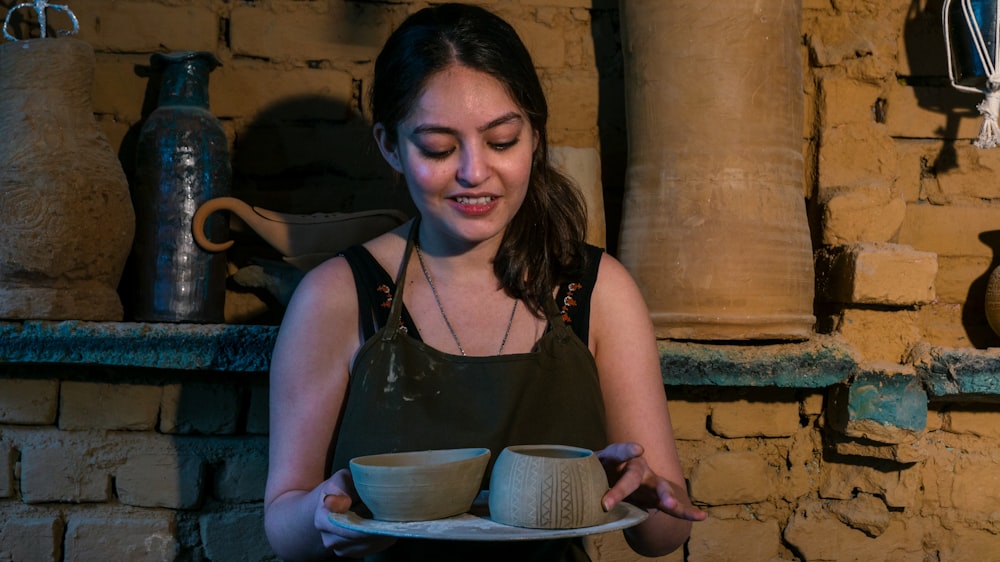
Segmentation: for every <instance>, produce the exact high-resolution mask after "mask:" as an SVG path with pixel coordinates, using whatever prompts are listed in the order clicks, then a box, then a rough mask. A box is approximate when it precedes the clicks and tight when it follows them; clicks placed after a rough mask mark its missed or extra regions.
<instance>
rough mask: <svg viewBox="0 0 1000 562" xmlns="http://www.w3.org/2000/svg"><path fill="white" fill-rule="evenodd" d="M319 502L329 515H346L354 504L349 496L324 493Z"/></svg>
mask: <svg viewBox="0 0 1000 562" xmlns="http://www.w3.org/2000/svg"><path fill="white" fill-rule="evenodd" d="M320 501H321V502H322V503H323V507H325V508H327V509H328V510H330V512H331V513H346V512H347V510H349V509H351V505H353V504H354V500H352V499H351V497H350V496H348V495H345V494H341V493H328V492H324V493H323V496H322V498H321V500H320Z"/></svg>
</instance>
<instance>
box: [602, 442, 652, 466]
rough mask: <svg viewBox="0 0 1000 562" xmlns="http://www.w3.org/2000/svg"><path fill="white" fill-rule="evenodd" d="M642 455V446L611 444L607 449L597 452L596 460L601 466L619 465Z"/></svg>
mask: <svg viewBox="0 0 1000 562" xmlns="http://www.w3.org/2000/svg"><path fill="white" fill-rule="evenodd" d="M642 453H643V449H642V445H639V444H638V443H612V444H611V445H608V446H607V447H605V448H603V449H601V450H600V451H597V458H598V459H599V460H600V461H601V462H602V464H609V463H614V464H620V463H623V462H626V461H628V460H630V459H634V458H635V457H638V456H641V455H642Z"/></svg>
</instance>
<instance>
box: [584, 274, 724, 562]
mask: <svg viewBox="0 0 1000 562" xmlns="http://www.w3.org/2000/svg"><path fill="white" fill-rule="evenodd" d="M590 326H591V328H590V333H591V336H590V345H591V349H592V351H593V352H594V357H595V359H596V361H597V369H598V373H599V376H600V381H601V392H602V394H603V396H604V404H605V409H606V413H607V430H608V439H609V440H610V442H611V443H615V444H618V445H613V446H612V447H609V448H608V449H607V450H606V451H605V452H604V454H603V456H604V460H605V462H606V464H607V462H608V459H609V458H610V459H612V461H614V462H613V464H618V473H619V478H618V480H617V482H614V485H613V487H612V489H611V490H610V491H609V492H608V494H607V495H606V496H605V505H606V507H608V508H610V507H613V506H614V505H615V504H617V503H618V502H619V501H621V500H622V499H625V498H626V497H627V496H628V497H629V500H630V501H634V502H635V503H637V504H639V505H641V506H642V507H647V508H650V517H649V519H647V520H646V521H645V522H643V523H642V524H641V525H638V526H637V527H634V528H632V529H629V530H628V531H627V532H626V539H627V540H628V542H629V544H630V545H631V546H632V548H633V549H634V550H635V551H636V552H638V553H640V554H643V555H646V556H658V555H662V554H666V553H668V552H671V551H673V550H675V549H676V548H678V547H679V546H681V545H682V544H683V543H684V541H685V540H687V538H688V535H689V534H690V532H691V521H697V520H701V519H704V518H705V513H704V512H702V511H700V510H698V509H695V508H693V507H692V506H691V501H690V499H689V498H688V494H687V489H686V486H685V481H684V474H683V471H682V469H681V464H680V459H679V458H678V456H677V449H676V446H675V444H674V435H673V429H672V427H671V424H670V414H669V411H668V409H667V399H666V394H665V393H664V389H663V379H662V377H661V374H660V361H659V352H658V349H657V346H656V337H655V335H654V333H653V326H652V323H651V321H650V318H649V310H648V309H647V308H646V304H645V301H644V300H643V298H642V294H641V293H640V292H639V288H638V287H637V286H636V284H635V282H634V281H633V280H632V277H631V276H630V275H629V273H628V272H627V271H626V270H625V268H624V267H623V266H622V265H621V264H620V263H619V262H618V261H617V260H615V259H614V258H612V257H610V256H608V255H605V256H604V257H603V259H602V261H601V267H600V270H599V273H598V281H597V284H596V286H595V287H594V295H593V299H592V304H591V317H590ZM626 443H632V444H638V445H639V446H635V445H623V444H626Z"/></svg>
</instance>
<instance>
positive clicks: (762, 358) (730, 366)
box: [0, 0, 1000, 562]
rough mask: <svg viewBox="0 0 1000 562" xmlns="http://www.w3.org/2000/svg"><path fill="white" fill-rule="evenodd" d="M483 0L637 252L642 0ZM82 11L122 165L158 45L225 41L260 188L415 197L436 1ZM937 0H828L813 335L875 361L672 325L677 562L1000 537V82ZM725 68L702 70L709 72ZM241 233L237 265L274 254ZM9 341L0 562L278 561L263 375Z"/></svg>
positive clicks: (343, 199) (208, 46) (945, 547)
mask: <svg viewBox="0 0 1000 562" xmlns="http://www.w3.org/2000/svg"><path fill="white" fill-rule="evenodd" d="M477 3H479V4H482V5H484V6H488V7H490V8H492V9H494V10H496V11H498V12H499V13H501V14H502V15H504V16H505V17H507V18H508V19H510V20H511V21H512V23H513V24H514V25H515V27H516V28H517V29H518V30H519V31H520V32H521V33H522V34H523V36H524V38H525V41H526V43H527V44H528V46H529V48H530V49H531V50H532V52H533V54H534V56H535V60H536V63H537V65H538V69H539V73H540V75H541V77H542V80H543V84H544V86H545V88H546V90H547V92H548V94H549V98H550V105H551V108H552V120H551V141H552V143H553V144H554V145H555V146H557V147H565V148H571V149H579V150H583V151H587V154H590V155H592V156H593V157H594V158H596V164H597V166H596V167H594V168H593V169H594V170H596V169H599V170H600V173H599V178H600V182H599V183H600V185H599V189H600V190H601V191H602V193H603V198H604V205H605V209H606V212H605V213H604V217H603V218H604V219H605V220H604V222H605V223H606V224H607V245H608V247H609V249H611V251H612V252H613V251H614V249H615V244H616V233H617V227H618V224H619V222H620V220H621V217H620V203H621V196H622V190H623V186H624V184H625V179H624V176H625V162H626V155H627V146H626V143H625V138H626V137H625V132H624V131H625V108H624V101H623V100H624V95H623V84H622V66H621V65H622V55H621V47H620V38H619V37H620V35H619V29H618V5H617V2H614V1H611V0H593V1H590V0H495V1H488V0H484V1H481V2H477ZM9 5H11V3H6V4H4V6H3V8H0V10H4V9H5V8H7V7H8V6H9ZM70 5H71V7H72V8H73V9H74V10H76V13H77V15H78V17H79V18H80V23H81V33H80V38H81V39H83V40H85V41H87V42H89V43H90V44H91V45H93V47H94V49H95V51H96V54H97V69H96V74H95V84H94V111H95V115H96V117H97V119H98V121H99V123H100V125H101V128H102V130H103V131H104V132H105V133H106V135H107V136H108V137H109V139H110V140H111V143H112V146H114V147H116V148H117V149H118V151H119V156H120V158H121V160H122V163H123V167H124V168H125V169H126V172H128V173H130V172H131V169H130V168H131V166H132V160H133V158H134V155H133V154H132V152H131V151H132V150H133V149H134V142H135V135H136V134H137V131H138V127H139V126H140V125H141V122H142V119H143V117H144V116H145V115H148V113H149V112H150V111H152V109H153V108H154V107H155V93H156V92H155V88H154V87H153V80H152V74H151V72H150V69H149V55H150V54H151V53H153V52H165V51H171V50H206V51H210V52H212V53H214V54H215V55H216V56H217V57H219V59H220V60H221V61H222V63H223V66H222V67H221V68H219V69H217V70H215V71H214V72H213V73H212V75H211V79H210V84H211V90H210V103H211V110H212V112H213V113H215V114H216V115H217V116H218V117H219V118H220V119H221V120H222V122H223V124H224V126H225V127H226V130H227V133H228V136H229V139H230V146H231V150H232V153H233V158H234V169H235V182H234V186H233V190H234V194H235V195H237V196H239V197H241V198H244V199H246V200H248V201H249V202H252V203H254V204H258V205H261V206H264V207H267V208H271V209H275V210H280V211H286V212H299V213H309V212H320V211H323V212H327V211H351V210H362V209H366V208H373V207H381V206H386V205H391V206H398V207H400V208H404V209H406V208H407V205H408V203H407V201H406V198H405V196H404V195H403V194H402V193H400V192H399V191H398V190H397V189H396V188H395V187H393V185H392V181H391V177H390V175H389V173H388V170H387V169H386V168H385V166H384V165H383V164H382V163H381V162H380V161H379V159H378V158H377V154H376V153H375V152H373V150H372V148H371V147H370V145H369V144H368V143H367V141H366V139H367V138H368V137H369V133H368V126H369V123H368V121H367V109H366V107H365V92H366V88H367V81H368V79H369V73H370V71H371V62H372V59H373V57H374V55H375V53H376V52H377V49H378V46H379V45H380V43H381V42H382V41H383V40H384V38H385V37H386V36H387V35H388V33H389V32H390V30H391V29H392V28H393V26H395V25H397V24H398V23H399V22H400V21H402V19H403V18H404V17H405V15H406V14H407V13H409V12H410V11H412V10H414V9H416V8H418V7H420V6H422V5H424V3H418V2H396V3H389V2H367V1H364V2H363V1H356V2H342V1H339V0H256V1H252V2H231V1H225V0H114V1H112V0H77V1H76V2H73V1H71V2H70ZM941 8H942V2H941V0H887V1H882V2H875V1H866V0H803V3H802V23H801V25H802V27H801V30H800V31H801V37H802V48H801V52H802V68H803V73H804V74H803V76H804V86H805V91H804V94H805V99H806V104H805V115H804V116H803V117H804V128H803V135H802V138H803V154H804V156H805V161H806V174H805V177H804V178H803V180H804V181H803V196H804V198H805V200H806V204H807V212H808V215H809V223H810V227H811V232H812V236H813V244H814V248H815V250H816V258H817V260H816V264H817V269H816V273H817V300H816V314H817V319H818V323H817V326H816V331H817V339H821V340H822V338H828V339H829V341H832V342H834V343H833V345H834V346H835V347H836V348H837V349H840V350H843V353H845V354H846V355H847V356H849V357H850V358H851V359H850V361H848V362H847V363H846V364H845V366H843V368H840V367H838V368H837V369H834V372H832V373H830V374H828V375H827V376H826V377H825V378H823V382H822V383H821V384H815V383H814V382H812V381H814V380H815V377H817V376H819V375H817V374H816V373H815V372H814V369H813V367H814V366H815V363H816V360H815V357H814V356H812V355H809V354H807V353H803V352H802V351H801V350H800V349H799V348H797V347H796V345H795V344H790V347H789V345H777V344H775V345H769V344H764V345H760V346H754V348H753V349H752V350H750V351H751V352H752V354H753V356H754V357H755V359H752V360H750V359H740V356H741V355H743V354H744V351H746V350H745V349H743V348H742V346H738V345H734V346H728V347H727V346H725V345H719V346H705V348H704V349H703V350H702V352H699V353H700V354H693V355H692V356H691V358H690V359H691V360H690V361H688V360H683V361H682V360H679V359H677V357H676V356H675V355H674V354H673V353H674V351H673V350H674V347H673V343H671V342H664V343H663V345H664V348H663V349H664V358H665V359H664V368H663V376H664V382H665V385H666V388H667V392H668V394H669V396H670V398H671V406H672V414H673V422H674V426H675V432H676V434H677V439H678V447H679V450H680V454H681V458H682V462H683V464H684V467H685V472H686V475H687V476H688V480H689V487H690V490H691V494H692V497H693V498H694V499H695V501H696V502H698V503H699V505H702V506H703V507H705V508H706V509H707V510H708V511H709V513H710V518H709V520H708V521H706V522H703V523H699V524H697V525H696V526H695V529H694V532H693V534H692V538H691V540H690V541H689V543H688V544H687V545H686V547H685V548H684V549H683V550H682V551H679V552H677V553H674V554H672V555H670V556H667V557H664V558H663V559H662V560H665V561H669V562H681V561H684V562H708V561H712V562H715V561H727V560H733V561H735V560H739V561H747V560H752V561H756V560H760V561H767V562H771V561H774V560H800V561H830V560H900V561H904V560H905V561H909V560H937V561H969V560H977V561H978V560H984V561H985V560H998V559H1000V558H998V556H1000V555H998V553H1000V520H998V516H997V511H996V505H998V501H1000V477H998V476H996V470H995V467H996V463H997V461H998V460H1000V459H998V453H997V451H1000V408H998V406H997V402H998V400H997V394H998V386H1000V385H997V384H996V383H995V380H996V377H995V373H997V372H1000V367H998V362H1000V355H998V352H997V351H996V350H995V349H992V348H996V347H998V346H1000V338H998V337H997V336H996V335H995V334H994V333H993V332H992V330H990V329H989V326H988V325H987V323H986V320H985V316H984V313H983V310H982V306H983V303H984V300H985V284H986V277H987V275H988V274H989V272H990V271H991V269H992V267H993V266H994V265H995V264H996V259H995V258H994V252H995V249H994V248H995V247H994V246H993V245H992V244H993V242H992V240H993V238H991V236H990V235H989V233H990V232H992V231H994V230H995V226H994V225H996V224H1000V207H998V206H997V201H998V199H1000V193H998V191H997V190H998V187H997V185H998V184H997V182H996V181H995V176H996V170H997V169H998V168H1000V151H998V150H981V149H977V148H975V147H973V146H971V143H970V141H971V140H972V139H973V138H974V137H975V136H976V134H977V133H978V129H979V124H980V117H979V115H978V113H977V112H976V110H975V105H976V104H977V103H979V101H980V99H979V98H978V97H977V96H975V95H970V94H962V93H959V92H957V91H955V90H954V89H953V88H951V87H950V85H949V84H948V81H947V78H946V64H945V54H944V53H945V51H944V46H943V37H942V34H941ZM63 23H64V22H63ZM63 23H61V20H60V16H59V14H52V15H51V16H50V24H52V25H62V26H63V27H65V25H63ZM720 80H721V79H720V78H719V77H714V76H712V74H711V69H706V76H705V81H704V83H701V84H692V85H690V87H694V88H700V89H703V90H705V91H706V92H710V91H711V89H712V88H713V87H724V83H722V84H721V85H720ZM707 95H710V94H707ZM594 175H598V174H596V173H595V174H594ZM235 235H236V236H237V237H238V243H237V246H236V247H235V249H234V251H233V255H232V256H231V257H232V259H233V261H234V268H235V267H238V266H242V265H245V263H246V260H247V258H248V256H249V255H251V254H253V252H255V251H260V252H266V248H263V247H262V246H260V245H256V246H255V245H254V240H253V238H252V236H251V235H250V233H247V232H240V231H239V229H238V228H237V231H236V233H235ZM984 235H985V236H984ZM244 248H248V249H244ZM262 248H263V249H262ZM241 252H243V253H242V254H241ZM264 255H265V257H267V255H266V253H265V254H264ZM271 257H273V256H271ZM270 304H271V303H266V302H264V301H263V300H262V299H261V298H260V296H259V294H257V293H253V292H251V291H244V292H234V293H230V294H229V295H228V296H227V307H229V310H228V311H227V314H228V316H227V318H229V319H231V320H232V321H238V322H249V323H255V322H262V323H263V322H274V321H276V320H277V319H279V317H280V314H279V315H278V317H276V316H275V315H274V314H271V315H270V316H269V315H268V314H267V312H266V311H267V309H268V307H269V306H270ZM822 341H826V340H822ZM0 343H3V342H0ZM40 345H45V341H44V340H42V341H41V343H40ZM691 345H695V346H696V344H691ZM720 355H727V356H728V355H732V356H736V359H734V360H732V361H730V362H722V363H719V360H718V356H720ZM789 357H791V360H789ZM954 357H958V358H959V359H954ZM963 357H964V358H965V359H961V358H963ZM953 361H957V362H958V365H959V367H961V368H959V367H956V365H955V363H954V362H953ZM0 362H4V363H5V364H4V365H2V370H0V560H30V561H35V560H52V561H57V560H66V561H70V560H108V559H120V560H199V561H200V560H211V561H220V560H268V559H270V558H271V553H270V550H269V548H268V547H267V545H266V542H265V541H264V538H263V532H262V527H261V523H262V510H263V506H262V503H261V497H262V491H263V480H264V477H265V474H266V462H267V461H266V447H267V445H266V442H267V436H266V433H267V422H266V402H267V398H266V396H267V392H266V390H267V389H266V375H265V374H264V373H263V372H258V373H250V374H247V373H243V374H240V373H220V372H214V371H204V370H198V369H194V370H163V369H156V368H131V367H118V366H107V365H106V366H100V365H93V366H79V365H73V366H69V365H64V364H35V365H25V364H19V363H17V362H16V361H11V360H10V358H9V357H7V356H3V355H2V354H0ZM98 363H99V361H98ZM789 364H792V365H796V364H797V365H798V367H797V368H789V367H788V365H789ZM967 374H968V377H966V375H967ZM970 381H971V382H970ZM588 544H589V548H590V549H591V552H592V553H593V556H594V558H595V560H599V561H616V562H618V561H620V562H625V561H632V560H638V557H636V556H634V555H632V554H631V553H630V552H629V551H628V550H627V548H626V547H625V546H624V545H623V543H622V541H621V538H620V536H618V535H615V534H611V535H601V536H597V537H593V538H592V539H591V540H590V541H589V543H588Z"/></svg>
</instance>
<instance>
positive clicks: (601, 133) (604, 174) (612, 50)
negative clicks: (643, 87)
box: [590, 0, 628, 255]
mask: <svg viewBox="0 0 1000 562" xmlns="http://www.w3.org/2000/svg"><path fill="white" fill-rule="evenodd" d="M618 14H619V12H618V4H617V2H610V1H606V0H605V1H602V0H595V1H594V2H593V10H592V11H591V31H590V34H591V39H592V40H593V42H594V63H595V65H596V67H597V74H598V102H597V104H598V105H597V129H598V139H599V141H600V151H601V185H602V186H603V196H604V221H605V225H606V228H605V231H606V234H605V236H606V239H607V250H608V252H609V253H610V254H612V255H617V254H618V235H619V230H620V228H621V222H622V201H623V200H624V197H625V177H626V171H627V169H628V135H627V130H626V123H625V69H624V62H623V60H622V41H621V21H620V18H619V15H618Z"/></svg>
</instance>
